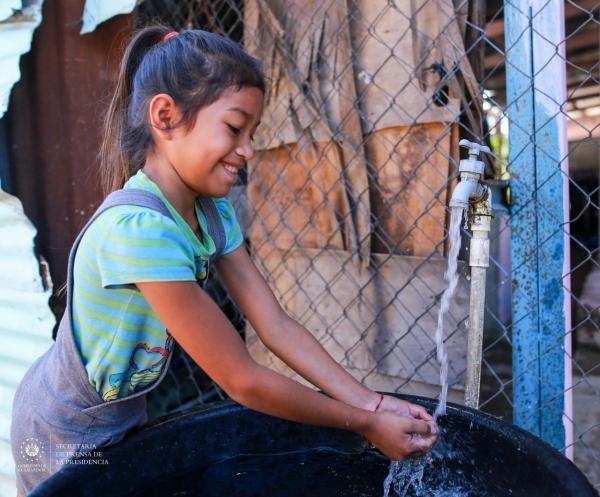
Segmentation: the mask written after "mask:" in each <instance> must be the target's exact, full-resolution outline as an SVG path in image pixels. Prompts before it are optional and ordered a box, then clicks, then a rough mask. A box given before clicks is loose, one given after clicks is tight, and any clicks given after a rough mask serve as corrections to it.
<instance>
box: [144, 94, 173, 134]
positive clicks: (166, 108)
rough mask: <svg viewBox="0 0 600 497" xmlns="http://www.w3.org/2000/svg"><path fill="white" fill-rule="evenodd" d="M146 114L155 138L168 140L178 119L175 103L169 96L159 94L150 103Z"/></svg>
mask: <svg viewBox="0 0 600 497" xmlns="http://www.w3.org/2000/svg"><path fill="white" fill-rule="evenodd" d="M148 112H149V118H150V126H151V128H152V134H153V135H155V137H157V138H162V139H163V140H170V139H171V137H172V136H173V134H172V131H173V129H174V128H175V126H176V125H177V123H178V122H179V118H180V116H179V109H178V108H177V106H176V105H175V101H174V100H173V99H172V98H171V96H170V95H167V94H166V93H160V94H158V95H156V96H155V97H154V98H153V99H152V100H151V101H150V105H149V108H148Z"/></svg>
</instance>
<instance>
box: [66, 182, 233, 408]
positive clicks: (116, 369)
mask: <svg viewBox="0 0 600 497" xmlns="http://www.w3.org/2000/svg"><path fill="white" fill-rule="evenodd" d="M124 188H140V189H143V190H149V191H151V192H153V193H155V194H157V195H158V196H159V197H160V198H161V199H162V200H163V201H164V203H165V205H166V206H167V208H168V209H169V211H170V212H171V214H172V216H173V218H174V219H175V222H174V221H173V220H171V219H169V218H168V217H165V216H163V215H162V214H160V213H159V212H156V211H154V210H152V209H148V208H144V207H137V206H129V205H123V206H117V207H112V208H111V209H108V210H107V211H105V212H103V213H102V214H101V215H100V216H98V218H97V219H96V220H95V221H94V222H93V223H92V224H91V226H90V227H89V228H88V229H87V231H86V232H85V234H84V235H83V238H82V240H81V243H80V245H79V247H78V249H77V253H76V255H75V263H74V273H73V274H74V276H73V277H74V287H73V335H74V338H75V344H76V345H77V348H78V350H79V353H80V355H81V358H82V360H83V364H84V366H85V369H86V371H87V373H88V377H89V380H90V383H91V384H92V386H93V387H94V388H95V389H96V391H97V392H98V394H99V395H100V397H102V398H103V399H104V400H105V401H108V400H113V399H117V398H122V397H126V396H127V395H130V394H132V393H134V392H136V391H139V390H142V389H143V388H145V387H147V386H148V385H149V384H151V383H152V382H153V381H154V380H156V378H158V377H159V376H160V373H161V371H162V369H163V367H164V364H165V363H166V361H167V358H168V355H169V353H170V352H171V350H172V348H173V340H172V337H171V335H170V334H169V333H168V332H167V330H166V329H165V326H164V325H163V324H162V323H161V322H160V320H159V319H158V317H157V316H156V314H155V313H154V311H153V310H152V308H151V307H150V305H149V304H148V301H147V300H146V299H145V298H144V296H143V295H142V294H141V293H140V292H139V291H138V290H137V289H136V287H135V283H138V282H150V281H198V282H199V283H200V284H201V285H204V283H205V281H206V277H207V274H208V266H207V261H208V258H209V256H210V255H211V254H212V253H214V251H215V244H214V242H213V240H212V239H211V237H210V236H209V234H208V232H207V223H206V218H205V217H204V214H203V213H202V211H201V208H200V204H199V202H197V203H196V214H197V216H198V220H199V224H200V229H201V231H202V239H203V242H202V243H201V242H200V241H199V240H198V238H197V237H196V236H195V234H194V232H193V231H192V229H191V228H190V227H189V225H188V224H187V223H186V222H185V221H184V220H183V218H182V217H181V216H180V215H179V213H177V211H176V210H175V209H174V208H173V207H172V206H171V204H169V202H168V201H167V200H166V199H165V197H164V196H163V194H162V193H161V191H160V190H159V188H158V187H157V186H156V185H155V184H154V183H153V182H152V181H151V180H150V179H149V178H148V177H147V176H146V175H145V174H144V173H143V172H142V171H139V172H138V173H137V174H136V175H135V176H134V177H132V178H131V179H130V180H129V181H128V182H127V184H126V185H125V187H124ZM214 201H215V203H216V205H217V210H218V211H219V214H220V215H221V219H222V221H223V224H224V226H225V233H226V235H227V240H226V244H225V249H224V251H223V255H224V254H226V253H228V252H231V251H233V250H235V249H236V248H238V247H239V246H240V245H241V244H242V241H243V238H242V233H241V230H240V226H239V224H238V222H237V220H236V217H235V212H234V210H233V207H232V205H231V204H230V203H229V202H228V201H227V200H226V199H214Z"/></svg>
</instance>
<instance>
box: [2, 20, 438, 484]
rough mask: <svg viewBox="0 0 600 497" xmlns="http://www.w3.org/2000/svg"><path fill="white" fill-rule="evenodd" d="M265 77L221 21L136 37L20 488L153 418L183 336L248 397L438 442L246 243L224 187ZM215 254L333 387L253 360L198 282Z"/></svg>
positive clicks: (18, 446)
mask: <svg viewBox="0 0 600 497" xmlns="http://www.w3.org/2000/svg"><path fill="white" fill-rule="evenodd" d="M265 91H266V82H265V77H264V74H263V72H262V69H261V66H260V64H259V62H258V61H257V60H255V59H254V58H252V57H250V56H249V55H248V54H247V53H246V52H245V51H244V49H243V48H242V47H241V46H240V45H238V44H237V43H235V42H232V41H230V40H227V39H225V38H223V37H221V36H219V35H214V34H211V33H207V32H203V31H197V30H189V31H185V32H182V33H175V32H170V31H169V30H168V29H167V28H165V27H162V26H152V27H148V28H145V29H143V30H141V31H140V32H138V33H137V34H136V35H135V36H134V38H133V40H132V41H131V43H130V45H129V47H128V48H127V50H126V52H125V54H124V58H123V61H122V64H121V69H120V75H119V80H118V84H117V88H116V93H115V95H114V97H113V100H112V102H111V104H110V108H109V111H108V114H107V119H106V122H105V129H104V143H103V147H102V150H101V154H100V158H101V172H102V177H103V185H104V187H105V190H106V191H107V192H111V191H112V192H113V193H112V194H110V195H109V196H108V198H107V199H106V201H105V202H104V203H103V205H102V206H101V207H100V208H99V210H98V211H97V212H96V214H95V215H94V217H93V218H92V220H90V222H89V223H88V225H87V226H86V227H85V228H84V230H83V231H82V234H80V236H79V238H78V239H77V241H76V242H75V245H74V247H73V250H72V254H71V259H70V263H69V277H68V282H67V283H68V287H67V292H68V293H67V296H68V298H67V300H68V307H67V311H66V312H65V317H64V318H63V320H62V322H61V326H60V329H59V333H58V337H57V341H56V343H55V344H54V345H53V346H52V347H51V349H50V350H49V351H48V352H47V353H46V354H45V355H44V356H43V357H42V358H40V359H39V360H38V361H37V362H36V363H35V364H34V365H33V366H32V368H31V369H30V371H29V372H28V373H27V375H26V377H25V378H24V380H23V381H22V383H21V385H20V386H19V389H18V391H17V394H16V396H15V399H14V408H13V423H12V427H11V442H12V446H13V454H14V457H15V460H16V463H17V488H18V491H19V492H20V493H21V494H26V493H27V492H29V491H30V490H31V489H32V488H33V487H35V486H36V485H37V484H39V483H40V482H41V481H43V480H44V479H45V478H47V477H48V476H50V475H51V474H52V473H53V472H55V471H57V470H58V469H60V467H61V465H62V464H64V463H65V461H66V460H68V459H69V458H72V457H77V452H81V451H84V452H85V450H86V449H89V448H90V447H94V448H98V447H102V446H106V445H110V444H114V443H117V442H118V441H120V440H121V439H122V438H123V437H124V436H125V434H126V433H127V432H128V431H129V430H131V429H132V428H134V427H137V426H141V425H143V424H145V423H146V420H147V418H146V414H145V405H146V404H145V394H146V393H147V392H148V391H149V390H151V389H152V388H154V387H155V386H156V385H157V384H158V383H159V382H160V381H161V379H162V377H163V375H164V374H165V372H166V370H167V368H168V363H169V358H170V354H171V350H172V347H173V339H174V340H177V342H178V343H179V344H180V345H181V346H182V347H183V348H184V349H185V350H186V351H187V352H188V353H189V355H190V356H191V357H192V358H193V359H194V360H195V361H197V363H198V364H199V365H200V367H201V368H202V369H203V370H204V371H206V373H208V375H209V376H210V377H211V378H212V379H213V380H214V381H215V382H217V383H218V384H219V385H220V386H221V387H222V388H223V389H224V390H225V391H226V392H227V393H228V394H229V396H230V397H231V398H232V399H234V400H236V401H237V402H239V403H241V404H243V405H245V406H247V407H249V408H251V409H256V410H258V411H261V412H264V413H268V414H271V415H274V416H280V417H282V418H285V419H289V420H293V421H300V422H305V423H312V424H316V425H324V426H330V427H336V428H342V429H346V430H352V431H354V432H357V433H360V434H362V435H364V436H365V437H367V438H368V439H370V440H372V441H373V442H374V443H375V444H376V445H377V447H378V448H379V449H380V450H381V451H382V452H383V453H384V454H386V455H387V456H388V457H390V458H391V459H397V460H404V459H406V458H408V457H412V456H417V455H422V454H424V453H425V452H427V451H429V450H431V448H432V447H433V445H434V443H435V441H436V438H437V426H436V424H435V422H434V421H433V419H432V418H431V416H429V414H428V413H427V412H426V411H425V409H424V408H422V407H420V406H416V405H413V404H409V403H407V402H403V401H401V400H398V399H395V398H393V397H384V396H383V395H382V394H381V395H380V394H378V393H375V392H373V391H371V390H369V389H368V388H366V387H365V386H364V385H362V384H361V383H360V382H358V381H356V380H355V379H354V378H353V377H352V376H351V375H350V374H348V373H346V372H345V371H344V370H343V369H342V368H341V367H340V366H339V365H338V364H337V363H336V362H335V361H334V360H333V359H332V358H331V357H330V356H329V355H328V354H327V352H326V351H325V350H324V349H323V348H322V347H321V345H320V344H319V342H318V341H317V340H316V339H315V338H314V337H313V336H312V335H311V334H310V333H309V332H308V331H307V330H306V329H305V328H303V327H302V326H301V325H299V324H298V323H296V322H295V321H293V320H292V319H291V318H289V317H288V316H287V315H286V314H285V312H284V311H283V310H282V309H281V307H280V306H279V304H278V302H277V300H276V299H275V297H274V295H273V293H272V291H271V290H270V288H269V286H268V285H267V283H266V282H265V280H264V279H263V277H262V276H261V274H260V273H259V271H258V270H257V268H256V267H255V265H254V263H253V262H252V260H251V258H250V257H249V255H248V253H247V252H246V250H245V248H244V246H243V243H242V236H241V233H240V228H239V225H238V223H237V222H236V218H235V214H234V212H233V208H232V206H231V204H229V203H228V202H227V200H225V199H224V197H225V196H226V195H227V194H228V193H229V190H230V189H231V187H232V186H233V185H234V184H235V182H236V180H237V178H238V171H239V170H240V168H242V167H243V166H244V164H245V163H246V162H247V161H249V160H250V159H251V158H252V155H253V149H252V136H253V134H254V133H255V131H256V128H257V127H258V125H259V123H260V116H261V112H262V109H263V102H264V95H265ZM217 258H218V260H217ZM213 261H214V262H215V267H216V268H217V270H218V272H219V275H220V276H221V278H222V280H223V282H224V283H225V285H226V287H227V289H228V290H229V292H230V293H231V295H232V296H233V298H234V299H235V301H236V302H237V303H238V305H239V306H240V308H241V309H242V310H243V312H244V313H245V315H246V317H247V319H248V320H249V321H250V323H251V324H252V326H253V327H254V329H255V330H256V331H257V333H258V334H259V336H260V338H261V340H262V341H263V342H264V343H265V344H266V345H267V346H268V347H269V348H270V349H271V350H272V351H273V352H274V353H275V354H276V355H277V356H278V357H280V358H281V359H282V360H283V361H285V362H286V363H287V364H288V365H289V366H290V367H291V368H293V369H294V370H295V371H297V372H298V373H299V374H300V375H302V376H303V377H304V378H306V379H307V380H308V381H310V382H311V383H312V384H314V385H315V386H316V387H318V388H320V389H321V390H323V391H325V392H327V393H328V394H329V396H330V397H326V396H324V395H322V394H320V393H318V392H316V391H314V390H312V389H309V388H306V387H305V386H303V385H301V384H299V383H298V382H295V381H293V380H291V379H289V378H287V377H284V376H283V375H280V374H278V373H276V372H273V371H271V370H269V369H267V368H264V367H262V366H260V365H258V364H257V363H255V362H254V361H253V359H252V358H251V357H250V355H249V354H248V352H247V350H246V347H245V346H244V343H243V341H242V340H241V338H240V336H239V334H238V333H237V332H236V330H235V329H234V328H233V326H232V325H231V324H230V322H229V321H228V319H227V318H226V317H225V316H224V315H223V313H222V312H221V310H220V309H219V308H218V307H217V306H216V305H215V303H214V302H213V301H212V300H211V298H210V297H209V296H208V295H207V294H206V293H205V292H204V291H203V290H202V285H203V283H204V282H205V280H206V276H207V272H208V270H209V266H210V265H211V264H212V262H213ZM27 444H29V445H27ZM24 447H26V448H27V449H29V450H25V452H24ZM35 447H37V448H38V449H44V450H38V451H37V452H36V450H35ZM57 449H60V450H57ZM78 449H80V450H79V451H78ZM31 454H34V456H32V455H31ZM32 458H33V459H34V460H35V461H36V462H37V463H38V464H37V466H36V465H29V466H27V463H31V462H32ZM36 467H37V469H38V470H37V471H35V468H36Z"/></svg>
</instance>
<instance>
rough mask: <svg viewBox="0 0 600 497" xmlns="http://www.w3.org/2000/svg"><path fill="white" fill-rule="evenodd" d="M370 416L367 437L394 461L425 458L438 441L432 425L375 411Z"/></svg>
mask: <svg viewBox="0 0 600 497" xmlns="http://www.w3.org/2000/svg"><path fill="white" fill-rule="evenodd" d="M407 404H408V403H407ZM409 405H412V404H409ZM380 409H381V407H380ZM371 417H372V421H371V426H370V427H369V429H368V430H367V433H366V437H367V438H368V439H369V440H371V441H372V442H373V443H374V444H375V446H376V447H377V448H378V449H379V450H380V451H381V452H383V453H384V454H385V455H386V456H387V457H389V458H390V459H392V460H394V461H405V460H406V459H410V458H411V457H421V456H424V455H425V454H427V452H430V451H431V450H432V449H433V446H434V445H435V442H436V441H437V432H438V430H437V427H436V426H435V423H433V424H430V423H427V422H425V421H422V420H420V419H413V418H412V417H407V416H403V415H400V414H394V413H391V412H379V411H378V412H376V413H372V416H371Z"/></svg>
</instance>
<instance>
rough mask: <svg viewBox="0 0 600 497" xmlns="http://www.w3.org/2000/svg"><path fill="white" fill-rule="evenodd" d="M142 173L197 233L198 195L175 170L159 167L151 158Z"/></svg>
mask: <svg viewBox="0 0 600 497" xmlns="http://www.w3.org/2000/svg"><path fill="white" fill-rule="evenodd" d="M142 171H144V173H145V174H146V176H148V178H150V180H151V181H152V182H153V183H154V184H155V185H156V186H158V188H159V189H160V191H161V192H162V194H163V195H164V196H165V198H166V199H167V200H168V201H169V203H170V204H171V205H172V206H173V208H174V209H175V210H176V211H177V212H178V213H179V215H180V216H181V217H182V218H183V219H184V220H185V222H187V223H188V224H189V226H190V228H192V230H194V231H195V232H196V231H197V230H198V219H197V217H196V209H195V205H196V197H197V196H198V194H197V193H196V192H194V191H193V190H191V189H190V188H189V187H188V186H187V185H186V184H185V183H184V182H183V181H182V180H181V178H180V177H179V175H178V174H177V172H176V171H175V169H173V168H167V167H158V164H156V162H155V161H154V160H152V159H151V158H148V160H147V161H146V164H144V167H143V168H142Z"/></svg>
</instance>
